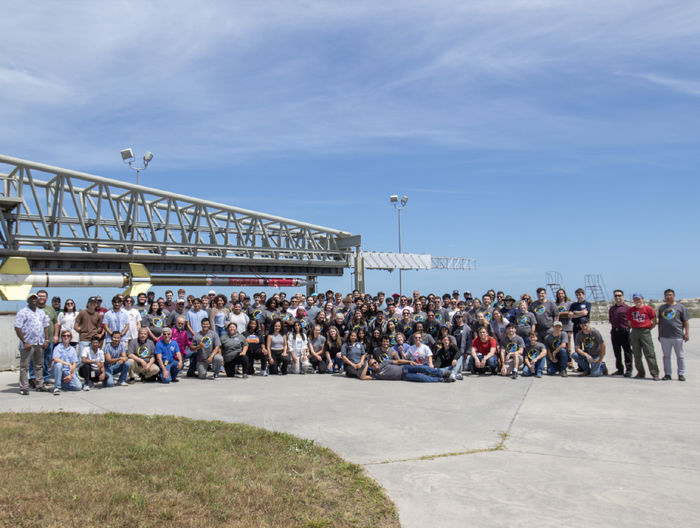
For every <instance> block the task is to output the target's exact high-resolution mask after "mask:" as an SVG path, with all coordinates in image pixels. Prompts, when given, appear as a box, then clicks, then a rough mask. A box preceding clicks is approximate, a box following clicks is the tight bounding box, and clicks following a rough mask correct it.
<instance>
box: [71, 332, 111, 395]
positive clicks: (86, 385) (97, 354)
mask: <svg viewBox="0 0 700 528" xmlns="http://www.w3.org/2000/svg"><path fill="white" fill-rule="evenodd" d="M100 341H101V340H100V338H99V337H97V336H93V337H92V338H91V339H90V347H89V348H83V353H82V355H81V358H80V359H81V361H82V364H81V365H80V368H79V369H78V373H79V374H80V375H81V376H82V378H83V390H85V391H86V390H90V389H91V388H92V387H93V383H94V382H96V381H101V382H103V383H104V382H105V380H106V379H107V373H106V372H105V353H104V352H103V351H102V349H101V348H100Z"/></svg>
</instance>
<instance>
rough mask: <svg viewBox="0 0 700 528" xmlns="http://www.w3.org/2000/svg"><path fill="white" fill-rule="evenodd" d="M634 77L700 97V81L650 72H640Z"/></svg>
mask: <svg viewBox="0 0 700 528" xmlns="http://www.w3.org/2000/svg"><path fill="white" fill-rule="evenodd" d="M636 77H638V78H640V79H643V80H645V81H648V82H650V83H652V84H655V85H658V86H663V87H665V88H670V89H671V90H673V91H674V92H678V93H682V94H686V95H692V96H694V97H700V81H691V80H687V79H678V78H675V77H668V76H664V75H657V74H652V73H640V74H637V75H636Z"/></svg>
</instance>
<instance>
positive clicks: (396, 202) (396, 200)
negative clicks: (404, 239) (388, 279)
mask: <svg viewBox="0 0 700 528" xmlns="http://www.w3.org/2000/svg"><path fill="white" fill-rule="evenodd" d="M389 201H390V202H391V203H392V204H394V209H396V213H397V214H398V217H399V253H403V251H402V250H401V210H402V209H403V208H404V207H406V204H407V203H408V196H406V195H405V194H404V195H403V196H402V197H401V202H399V195H398V194H392V195H391V196H389ZM399 295H403V276H402V270H401V268H399Z"/></svg>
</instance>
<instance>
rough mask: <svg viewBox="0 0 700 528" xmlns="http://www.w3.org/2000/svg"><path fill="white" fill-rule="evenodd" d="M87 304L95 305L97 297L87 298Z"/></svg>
mask: <svg viewBox="0 0 700 528" xmlns="http://www.w3.org/2000/svg"><path fill="white" fill-rule="evenodd" d="M87 302H88V303H91V302H94V303H96V302H97V297H95V296H92V297H89V298H88V301H87Z"/></svg>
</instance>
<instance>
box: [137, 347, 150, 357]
mask: <svg viewBox="0 0 700 528" xmlns="http://www.w3.org/2000/svg"><path fill="white" fill-rule="evenodd" d="M136 355H137V356H138V357H140V358H145V357H148V347H147V346H146V345H141V346H140V347H138V348H137V349H136Z"/></svg>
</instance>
